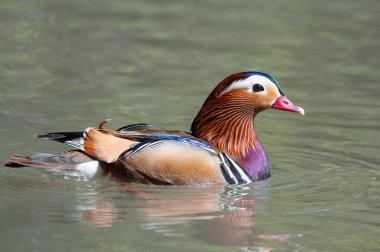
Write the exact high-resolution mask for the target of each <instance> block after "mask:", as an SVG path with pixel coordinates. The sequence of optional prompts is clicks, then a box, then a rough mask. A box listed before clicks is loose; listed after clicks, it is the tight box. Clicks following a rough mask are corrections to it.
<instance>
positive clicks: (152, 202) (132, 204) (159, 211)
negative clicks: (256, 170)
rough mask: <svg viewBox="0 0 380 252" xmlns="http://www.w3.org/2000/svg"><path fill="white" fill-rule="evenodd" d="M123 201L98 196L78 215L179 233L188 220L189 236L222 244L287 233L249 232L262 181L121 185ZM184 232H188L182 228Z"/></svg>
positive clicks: (284, 237) (261, 199) (262, 197)
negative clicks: (249, 182) (201, 184)
mask: <svg viewBox="0 0 380 252" xmlns="http://www.w3.org/2000/svg"><path fill="white" fill-rule="evenodd" d="M121 188H122V190H123V191H126V194H125V197H128V207H126V206H125V205H124V206H122V205H120V204H121V202H125V201H124V200H121V201H118V200H113V199H105V198H98V200H97V201H96V202H94V203H95V204H94V205H93V207H91V208H89V207H87V208H83V207H82V208H81V209H82V210H81V212H82V214H81V215H82V220H83V222H84V223H85V224H87V225H90V226H95V227H111V226H112V224H113V222H114V221H115V220H118V221H120V220H122V221H125V222H127V223H128V225H130V224H133V225H136V223H138V225H140V227H141V228H142V229H146V230H152V231H156V232H160V233H162V234H164V235H167V236H178V235H183V234H181V231H179V230H178V229H181V225H183V224H190V225H191V226H192V227H191V228H190V230H191V232H192V233H191V236H192V237H194V238H196V239H200V240H203V241H205V242H207V243H210V244H215V245H219V246H223V247H237V248H245V249H255V251H256V250H257V249H259V250H258V251H270V250H272V248H270V247H258V246H256V245H255V243H256V242H257V241H258V240H259V241H265V240H268V241H272V242H273V241H278V242H286V243H290V241H289V238H291V237H293V236H299V235H293V234H277V235H274V234H255V231H254V215H255V213H256V212H258V211H261V210H263V208H264V206H265V201H266V200H267V198H268V197H267V194H268V192H267V182H266V181H264V182H260V183H255V184H254V185H252V184H251V185H238V186H236V185H235V186H209V187H185V188H184V187H163V186H157V187H153V188H152V187H147V186H144V185H131V184H127V185H122V186H121ZM117 205H120V206H117ZM186 232H190V231H189V229H188V228H187V227H186Z"/></svg>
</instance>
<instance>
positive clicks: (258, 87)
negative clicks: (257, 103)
mask: <svg viewBox="0 0 380 252" xmlns="http://www.w3.org/2000/svg"><path fill="white" fill-rule="evenodd" d="M261 91H264V87H263V86H262V85H260V84H255V85H253V86H252V92H254V93H257V92H261Z"/></svg>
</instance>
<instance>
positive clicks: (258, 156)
mask: <svg viewBox="0 0 380 252" xmlns="http://www.w3.org/2000/svg"><path fill="white" fill-rule="evenodd" d="M256 143H257V144H256V148H252V149H250V150H249V152H248V155H247V156H246V157H245V158H244V159H241V160H239V161H238V163H239V165H240V166H242V167H243V168H244V170H245V171H246V172H247V173H248V174H249V175H250V176H251V178H252V180H253V181H259V180H264V179H267V178H269V177H270V168H269V161H268V157H267V154H266V153H265V150H264V148H263V146H262V145H261V143H260V141H259V140H257V142H256Z"/></svg>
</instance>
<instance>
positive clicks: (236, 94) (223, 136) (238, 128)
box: [192, 89, 256, 157]
mask: <svg viewBox="0 0 380 252" xmlns="http://www.w3.org/2000/svg"><path fill="white" fill-rule="evenodd" d="M252 99H253V96H252V94H251V93H249V92H247V91H245V90H241V89H239V90H233V91H230V92H227V93H225V94H223V95H222V96H221V97H219V98H216V99H213V100H210V101H208V102H207V103H206V104H205V105H204V106H203V108H202V109H201V111H200V112H199V113H198V115H197V117H196V119H195V120H194V122H195V124H194V125H193V129H192V130H193V133H194V134H195V135H196V136H197V137H199V138H201V139H203V140H206V141H207V142H209V143H211V144H213V145H215V146H216V147H217V148H218V149H219V150H220V151H224V152H227V153H228V154H229V155H232V156H240V157H244V156H246V154H247V152H248V149H250V148H252V147H254V146H255V145H256V135H255V132H254V130H253V117H254V115H255V113H256V112H255V108H254V106H253V100H252Z"/></svg>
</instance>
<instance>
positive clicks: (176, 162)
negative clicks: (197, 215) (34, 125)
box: [5, 72, 304, 185]
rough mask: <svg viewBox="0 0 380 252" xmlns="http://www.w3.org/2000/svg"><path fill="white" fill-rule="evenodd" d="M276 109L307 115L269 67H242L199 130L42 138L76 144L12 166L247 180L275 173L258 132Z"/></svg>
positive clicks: (197, 122) (217, 92) (157, 178)
mask: <svg viewBox="0 0 380 252" xmlns="http://www.w3.org/2000/svg"><path fill="white" fill-rule="evenodd" d="M268 108H274V109H278V110H283V111H290V112H295V113H299V114H302V115H303V114H304V110H303V109H302V108H301V107H298V106H296V105H294V104H293V103H292V102H291V101H290V100H289V99H288V98H287V97H286V96H285V95H284V93H283V92H282V90H281V89H280V86H279V84H278V82H277V81H276V80H275V79H274V78H273V77H271V76H269V75H267V74H265V73H261V72H241V73H236V74H232V75H230V76H228V77H226V78H225V79H224V80H222V81H221V82H220V83H219V84H218V85H217V86H216V87H215V88H214V90H213V91H212V92H211V94H210V95H209V96H208V97H207V99H206V101H205V102H204V104H203V106H202V107H201V109H200V111H199V112H198V114H197V116H196V117H195V119H194V121H193V123H192V125H191V132H183V131H168V130H164V129H161V128H160V127H157V126H154V125H149V124H133V125H128V126H125V127H122V128H120V129H118V130H116V131H112V130H109V129H106V128H105V127H104V125H105V123H106V122H107V121H108V120H105V121H103V122H101V123H100V125H99V127H98V128H87V129H85V131H84V132H57V133H48V134H46V135H41V136H39V137H41V138H45V139H49V140H54V141H58V142H61V143H65V144H68V145H70V146H72V147H74V148H76V150H72V151H68V152H66V153H62V154H58V155H52V154H46V153H44V154H37V155H34V156H31V157H22V156H14V157H12V158H11V159H9V160H8V161H7V162H6V164H5V165H6V166H10V167H20V166H31V167H40V168H56V169H57V168H58V169H67V170H79V171H83V172H89V173H92V171H96V170H97V169H98V168H99V167H100V168H101V169H98V170H101V171H102V172H103V173H106V174H109V175H112V176H118V177H122V178H124V179H125V180H127V181H134V182H138V183H147V184H176V185H195V184H242V183H249V182H253V181H259V180H263V179H266V178H269V177H270V167H269V162H268V158H267V155H266V153H265V151H264V148H263V146H262V145H261V143H260V141H259V139H258V138H257V136H256V134H255V130H254V119H255V116H256V115H257V114H258V113H259V112H261V111H264V110H265V109H268Z"/></svg>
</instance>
